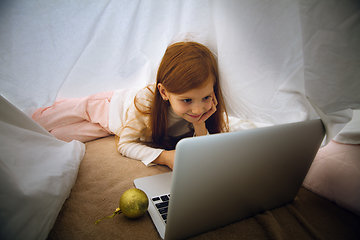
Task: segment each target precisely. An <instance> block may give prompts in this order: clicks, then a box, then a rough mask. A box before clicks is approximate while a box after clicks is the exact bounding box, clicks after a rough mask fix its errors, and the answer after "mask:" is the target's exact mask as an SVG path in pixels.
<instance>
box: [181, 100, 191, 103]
mask: <svg viewBox="0 0 360 240" xmlns="http://www.w3.org/2000/svg"><path fill="white" fill-rule="evenodd" d="M182 101H183V102H184V103H190V102H191V99H183V100H182Z"/></svg>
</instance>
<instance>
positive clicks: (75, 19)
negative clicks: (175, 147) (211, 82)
mask: <svg viewBox="0 0 360 240" xmlns="http://www.w3.org/2000/svg"><path fill="white" fill-rule="evenodd" d="M359 9H360V3H359V1H356V0H298V1H297V0H270V1H263V0H251V1H248V0H233V1H228V0H213V1H212V0H173V1H168V0H149V1H147V0H143V1H140V0H86V1H85V0H3V1H1V2H0V94H1V95H2V96H3V97H4V98H6V99H7V100H8V101H10V102H11V103H12V104H14V105H15V106H16V107H17V108H19V109H21V110H22V111H23V112H24V113H26V114H27V115H28V116H30V115H31V114H32V113H33V112H34V111H35V109H37V108H39V107H45V106H49V105H51V104H52V103H53V102H54V101H55V100H56V99H61V98H73V97H81V96H86V95H90V94H93V93H97V92H101V91H109V90H116V89H123V88H130V87H140V86H146V85H147V84H150V83H153V82H155V76H156V70H157V67H158V64H159V62H160V60H161V57H162V55H163V54H164V52H165V49H166V47H167V46H168V45H169V44H171V43H172V42H175V41H181V40H193V41H198V42H201V43H203V44H205V45H207V46H208V47H209V48H210V49H211V50H212V51H213V52H214V53H215V54H216V55H217V57H218V63H219V69H220V76H221V81H222V82H221V85H222V88H223V92H224V95H225V98H226V99H225V100H226V103H227V108H228V111H229V113H230V115H233V116H237V117H240V118H246V119H250V120H253V121H257V122H265V123H274V124H281V123H288V122H295V121H303V120H306V119H313V118H317V117H319V116H320V117H321V118H322V120H323V121H324V122H325V125H326V128H327V137H326V140H325V142H324V143H327V142H329V141H330V140H331V139H332V138H334V137H335V136H336V135H337V134H338V133H339V131H340V130H341V129H342V128H343V127H344V126H345V124H346V123H347V122H349V121H350V120H351V118H352V115H353V110H354V109H360V80H359V78H360V10H359ZM3 112H5V114H6V112H7V111H6V109H5V111H3ZM26 121H31V120H29V119H27V120H26ZM357 126H358V125H357ZM1 134H3V133H1ZM356 137H358V138H359V139H358V141H359V142H360V137H359V135H357V136H356ZM359 142H358V143H359ZM1 154H2V153H1ZM79 155H81V154H79Z"/></svg>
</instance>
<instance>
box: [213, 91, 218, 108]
mask: <svg viewBox="0 0 360 240" xmlns="http://www.w3.org/2000/svg"><path fill="white" fill-rule="evenodd" d="M213 102H214V104H215V106H217V104H218V101H217V99H216V96H215V93H213Z"/></svg>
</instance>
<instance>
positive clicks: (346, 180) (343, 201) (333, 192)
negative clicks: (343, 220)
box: [303, 141, 360, 216]
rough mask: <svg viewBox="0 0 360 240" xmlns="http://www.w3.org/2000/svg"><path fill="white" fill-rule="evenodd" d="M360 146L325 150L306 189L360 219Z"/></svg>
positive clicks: (333, 146) (334, 144) (332, 146)
mask: <svg viewBox="0 0 360 240" xmlns="http://www.w3.org/2000/svg"><path fill="white" fill-rule="evenodd" d="M359 156H360V145H350V144H340V143H337V142H335V141H331V142H330V143H329V144H328V145H327V146H325V147H323V148H321V149H320V150H319V152H318V154H317V155H316V157H315V159H314V162H313V164H312V165H311V167H310V170H309V172H308V174H307V176H306V178H305V180H304V183H303V186H304V187H306V188H308V189H309V190H311V191H312V192H315V193H317V194H318V195H320V196H322V197H324V198H327V199H328V200H330V201H333V202H335V203H336V204H337V205H339V206H341V207H343V208H346V209H348V210H350V211H352V212H353V213H355V214H357V215H359V216H360V157H359Z"/></svg>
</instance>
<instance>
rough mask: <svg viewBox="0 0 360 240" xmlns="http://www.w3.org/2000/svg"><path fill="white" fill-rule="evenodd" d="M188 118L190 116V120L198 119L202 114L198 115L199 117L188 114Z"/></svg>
mask: <svg viewBox="0 0 360 240" xmlns="http://www.w3.org/2000/svg"><path fill="white" fill-rule="evenodd" d="M188 116H190V117H192V118H199V117H201V116H202V114H199V115H190V114H188Z"/></svg>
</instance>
